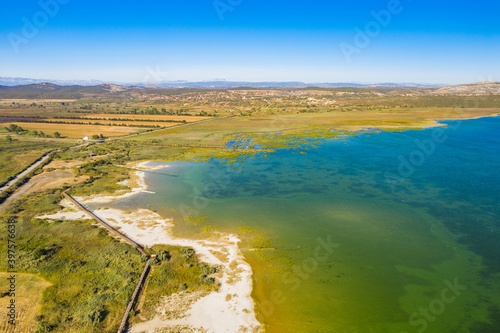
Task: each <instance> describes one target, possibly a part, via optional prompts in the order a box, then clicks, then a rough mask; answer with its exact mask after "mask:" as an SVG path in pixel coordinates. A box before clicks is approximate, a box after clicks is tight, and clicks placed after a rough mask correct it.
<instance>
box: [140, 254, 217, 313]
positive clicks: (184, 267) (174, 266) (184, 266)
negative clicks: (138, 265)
mask: <svg viewBox="0 0 500 333" xmlns="http://www.w3.org/2000/svg"><path fill="white" fill-rule="evenodd" d="M153 251H154V252H155V253H156V254H157V258H158V260H154V262H153V261H152V265H151V272H150V275H149V279H148V283H147V287H146V291H145V302H144V305H143V307H142V308H141V309H140V310H139V311H137V312H136V314H137V315H138V317H137V318H134V319H132V320H133V321H138V320H140V319H143V320H144V319H150V318H151V317H152V316H153V315H154V314H155V308H156V306H157V305H158V302H159V300H160V298H161V297H163V296H169V295H171V294H173V293H176V292H179V291H185V290H187V291H201V292H204V291H206V292H208V291H212V290H215V289H216V288H217V282H216V279H215V274H216V273H217V272H218V269H217V268H216V267H210V266H209V265H206V264H203V263H199V262H198V260H197V258H196V254H195V252H194V250H192V249H189V248H182V247H178V246H168V245H155V246H153Z"/></svg>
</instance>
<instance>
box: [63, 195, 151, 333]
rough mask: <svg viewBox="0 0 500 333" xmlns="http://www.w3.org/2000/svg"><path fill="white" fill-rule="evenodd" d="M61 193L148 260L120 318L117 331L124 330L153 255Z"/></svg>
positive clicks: (120, 332) (119, 332) (121, 332)
mask: <svg viewBox="0 0 500 333" xmlns="http://www.w3.org/2000/svg"><path fill="white" fill-rule="evenodd" d="M63 195H64V196H65V197H66V198H67V199H68V200H70V201H71V202H72V203H74V204H75V205H76V206H77V207H78V208H79V209H80V210H81V211H83V212H84V213H85V214H87V215H89V216H90V217H91V218H92V219H94V220H96V221H97V222H98V223H99V224H101V225H102V226H104V227H105V228H106V229H108V230H109V231H111V233H113V234H115V235H116V236H118V237H120V238H122V239H123V240H124V241H125V242H126V243H128V244H130V245H132V246H135V248H136V249H137V251H139V252H140V253H141V254H142V255H144V256H146V257H148V261H147V262H146V265H145V266H144V269H143V270H142V274H141V277H140V278H139V281H138V282H137V285H136V286H135V290H134V293H133V294H132V297H131V298H130V301H129V303H128V306H127V309H126V310H125V313H124V314H123V318H122V322H121V324H120V328H119V329H118V333H123V332H124V330H125V326H126V325H127V321H128V316H129V314H130V311H131V310H132V307H133V306H134V304H135V302H136V300H137V296H138V294H139V291H140V290H141V287H142V286H143V284H144V282H145V281H146V279H147V277H148V273H149V268H150V267H149V262H150V261H151V259H152V257H155V256H152V257H150V256H148V255H147V254H146V252H144V248H143V247H142V245H140V244H139V243H137V242H136V241H134V240H133V239H131V238H129V237H127V236H125V235H124V234H122V233H121V232H119V231H118V230H116V229H115V228H113V227H112V226H111V225H109V224H108V223H106V222H105V221H104V220H102V219H101V218H100V217H99V216H97V215H96V214H94V213H93V212H91V211H90V210H88V209H87V208H86V207H85V206H84V205H83V204H81V203H80V202H78V200H76V199H75V198H73V197H72V196H71V195H69V194H68V193H66V192H63Z"/></svg>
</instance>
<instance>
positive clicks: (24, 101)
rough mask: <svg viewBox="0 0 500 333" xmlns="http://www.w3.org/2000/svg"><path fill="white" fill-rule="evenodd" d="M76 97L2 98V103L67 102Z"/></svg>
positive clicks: (0, 103) (0, 101) (72, 100)
mask: <svg viewBox="0 0 500 333" xmlns="http://www.w3.org/2000/svg"><path fill="white" fill-rule="evenodd" d="M74 101H76V99H18V98H14V99H1V100H0V105H10V104H12V103H19V104H31V103H36V104H43V103H66V102H74Z"/></svg>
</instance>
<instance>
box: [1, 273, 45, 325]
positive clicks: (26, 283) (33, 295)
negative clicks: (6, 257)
mask: <svg viewBox="0 0 500 333" xmlns="http://www.w3.org/2000/svg"><path fill="white" fill-rule="evenodd" d="M9 276H10V273H0V280H1V281H2V284H1V287H0V288H1V289H0V292H6V291H7V290H8V284H7V278H8V277H9ZM48 286H50V283H48V282H47V281H45V280H42V279H41V278H39V277H37V276H36V275H33V274H20V273H16V297H15V301H16V326H15V327H13V326H12V325H10V324H9V323H8V321H7V306H8V304H9V302H10V300H11V299H12V298H10V297H9V296H5V297H3V298H0V318H2V320H1V321H0V332H5V333H14V332H15V333H28V332H29V333H32V332H34V331H35V326H36V320H35V316H36V315H37V313H38V310H39V308H40V305H39V303H40V300H41V299H42V293H43V291H44V290H45V288H47V287H48Z"/></svg>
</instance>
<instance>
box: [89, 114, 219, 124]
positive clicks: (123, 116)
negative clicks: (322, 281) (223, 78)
mask: <svg viewBox="0 0 500 333" xmlns="http://www.w3.org/2000/svg"><path fill="white" fill-rule="evenodd" d="M82 117H84V118H103V119H109V118H112V119H115V118H119V119H124V120H127V119H147V120H175V121H183V120H185V121H186V122H188V123H191V122H194V121H200V120H205V119H210V118H212V117H201V116H170V115H149V114H105V113H103V114H90V115H85V116H82Z"/></svg>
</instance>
